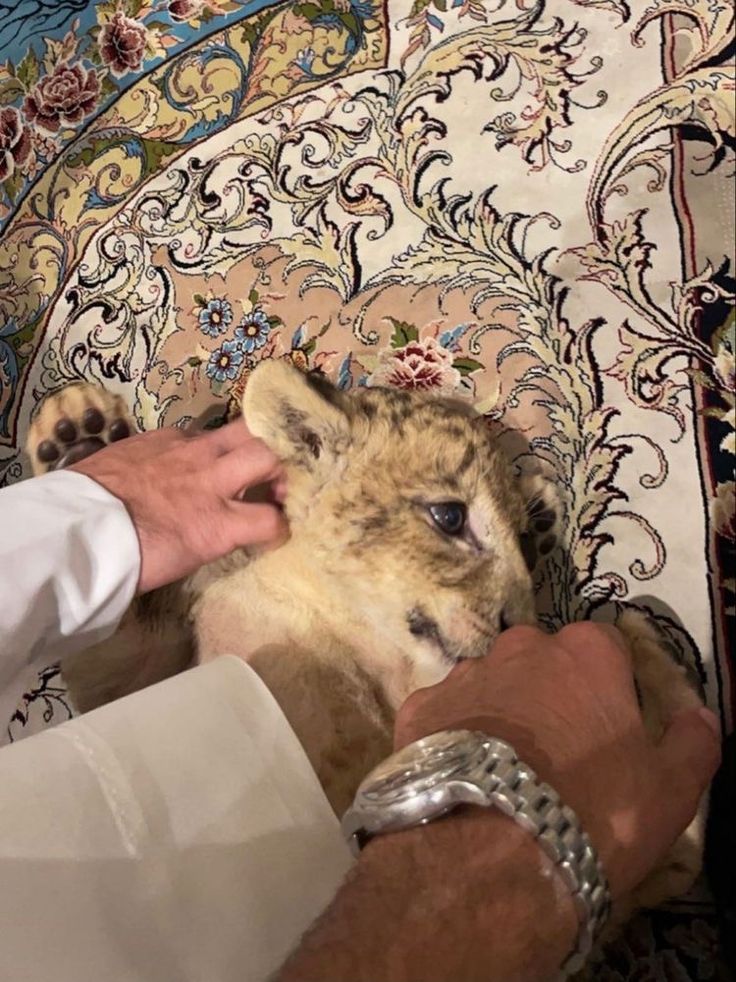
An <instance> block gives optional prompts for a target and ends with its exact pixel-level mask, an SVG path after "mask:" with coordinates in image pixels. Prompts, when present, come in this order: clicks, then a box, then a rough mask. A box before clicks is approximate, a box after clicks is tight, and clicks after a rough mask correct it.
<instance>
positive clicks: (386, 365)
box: [366, 337, 461, 394]
mask: <svg viewBox="0 0 736 982" xmlns="http://www.w3.org/2000/svg"><path fill="white" fill-rule="evenodd" d="M452 363H453V355H452V352H450V351H447V349H445V348H443V347H441V345H440V344H438V342H437V340H436V338H431V337H430V338H424V339H423V340H416V341H409V342H408V344H406V345H405V346H404V347H403V348H385V349H384V350H383V351H382V352H381V353H380V354H379V356H378V366H377V368H376V370H375V371H374V372H373V373H372V374H371V375H369V376H368V378H367V379H366V385H371V386H381V385H386V386H392V387H393V388H396V389H419V390H429V389H431V390H432V391H434V392H444V393H448V394H449V393H453V392H455V391H456V390H457V388H458V387H459V385H460V381H461V375H460V372H459V371H458V370H457V369H456V368H454V367H453V364H452Z"/></svg>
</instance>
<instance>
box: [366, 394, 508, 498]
mask: <svg viewBox="0 0 736 982" xmlns="http://www.w3.org/2000/svg"><path fill="white" fill-rule="evenodd" d="M352 416H353V431H354V435H355V437H356V441H357V445H358V446H360V445H363V446H364V447H365V449H366V450H367V453H366V454H365V455H361V456H363V459H364V461H365V462H366V464H367V463H368V462H371V463H372V464H373V465H374V466H378V467H380V468H381V470H382V472H383V475H382V476H383V477H384V478H390V477H393V481H392V482H391V483H395V484H399V485H404V486H406V487H409V486H421V485H426V486H427V488H428V490H436V491H439V490H441V489H442V490H444V491H445V492H447V494H455V495H456V496H458V497H462V498H469V497H471V496H475V495H477V494H480V493H482V492H483V491H484V490H487V489H488V488H490V489H491V490H492V489H493V487H495V486H496V485H497V484H498V482H499V480H501V481H503V482H504V483H505V475H504V473H503V472H505V471H508V465H507V464H506V462H505V461H504V460H503V458H502V457H501V456H500V454H499V452H498V451H496V450H495V449H494V447H493V444H492V441H491V437H490V435H489V432H488V430H487V428H486V424H485V422H484V420H483V419H482V417H480V416H478V414H477V413H475V411H474V410H473V409H472V407H471V406H470V405H469V404H467V403H464V402H460V401H459V400H451V399H437V398H433V399H432V398H428V397H427V396H423V395H421V394H415V393H409V392H403V391H401V390H390V389H362V390H359V391H358V392H357V393H356V396H355V399H354V403H353V407H352ZM356 449H357V447H356Z"/></svg>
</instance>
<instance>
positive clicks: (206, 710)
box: [0, 471, 350, 982]
mask: <svg viewBox="0 0 736 982" xmlns="http://www.w3.org/2000/svg"><path fill="white" fill-rule="evenodd" d="M0 527H1V528H2V535H0V726H5V721H6V719H8V718H9V716H10V715H11V714H12V711H13V706H14V705H15V703H16V702H17V701H18V694H19V691H21V690H22V689H23V684H22V680H23V679H24V678H26V679H27V678H28V677H29V673H30V675H37V673H38V667H39V665H44V664H45V665H47V664H49V663H50V662H52V661H53V660H54V659H55V658H57V657H59V656H60V655H62V654H64V653H66V652H68V651H71V650H74V649H75V648H81V647H83V646H87V645H89V644H91V643H93V642H95V641H98V640H101V639H104V638H105V637H106V636H108V635H109V634H111V633H112V632H113V631H114V629H115V627H116V625H117V623H118V622H119V620H120V618H121V617H122V615H123V613H124V612H125V610H126V608H127V606H128V604H129V603H130V601H131V599H132V597H133V594H134V591H135V586H136V583H137V580H138V572H139V552H138V543H137V540H136V536H135V531H134V528H133V525H132V523H131V521H130V519H129V517H128V515H127V512H126V511H125V508H124V507H123V505H122V504H121V503H120V502H119V501H117V499H115V498H114V497H113V496H111V495H110V494H108V493H107V492H106V491H105V490H104V489H103V488H101V487H100V486H99V485H97V484H96V483H95V482H94V481H92V480H90V479H89V478H87V477H84V476H82V475H79V474H74V473H71V472H63V471H62V472H59V473H55V474H51V475H48V476H46V477H43V478H35V479H33V480H31V481H26V482H23V483H21V484H17V485H14V486H12V487H10V488H6V489H3V490H2V491H0ZM19 680H21V683H20V684H19ZM349 865H350V857H349V853H348V850H347V847H346V846H345V844H344V842H343V840H342V837H341V835H340V831H339V826H338V823H337V820H336V818H335V817H334V815H333V813H332V811H331V809H330V806H329V804H328V802H327V800H326V798H325V796H324V793H323V792H322V788H321V786H320V784H319V782H318V780H317V778H316V775H315V774H314V771H313V770H312V768H311V766H310V765H309V762H308V760H307V758H306V756H305V754H304V751H303V749H302V747H301V745H300V744H299V742H298V740H297V738H296V736H295V735H294V733H293V731H292V730H291V728H290V727H289V725H288V723H287V721H286V719H285V718H284V716H283V714H282V713H281V711H280V709H279V708H278V706H277V704H276V702H275V701H274V699H273V698H272V696H271V695H270V693H269V692H268V690H267V689H266V687H265V686H264V685H263V683H262V682H261V681H260V679H259V678H258V676H257V675H256V674H255V673H254V672H253V671H252V670H251V669H250V668H249V667H248V666H247V665H245V664H244V663H243V662H242V661H240V660H239V659H237V658H234V657H232V656H228V657H223V658H219V659H217V660H215V661H214V662H211V663H210V664H208V665H206V666H202V667H199V668H195V669H192V670H191V671H188V672H185V673H183V674H181V675H178V676H176V677H175V678H172V679H168V680H167V681H165V682H162V683H160V684H158V685H155V686H152V687H151V688H149V689H146V690H145V691H143V692H138V693H135V694H134V695H132V696H128V697H127V698H125V699H121V700H118V701H117V702H115V703H112V704H111V705H108V706H105V707H103V708H101V709H98V710H96V711H95V712H92V713H88V714H86V715H84V716H81V717H77V718H75V719H72V720H71V721H69V722H66V723H62V724H61V725H58V726H55V727H53V728H51V729H47V730H45V731H44V732H41V733H37V734H36V735H33V736H30V737H28V738H26V739H22V740H18V741H17V742H15V743H12V744H10V745H8V746H5V747H3V748H2V749H0V979H2V980H5V979H8V980H10V979H12V980H13V982H134V980H135V982H189V980H191V982H230V980H232V982H251V980H253V982H255V980H264V979H266V978H267V977H268V975H269V974H270V973H271V972H273V971H275V970H276V969H277V967H278V966H279V965H280V964H281V962H282V961H283V959H284V958H285V957H286V955H287V954H288V952H289V951H290V950H291V948H292V947H293V946H294V945H295V944H296V943H297V941H298V939H299V937H300V935H301V933H302V932H303V931H304V930H305V929H306V927H307V926H308V925H309V924H310V923H311V922H312V921H313V920H314V918H315V917H316V916H317V915H318V914H319V913H320V911H321V910H322V909H323V908H324V906H325V905H326V904H327V903H328V902H329V900H330V899H331V897H332V896H333V895H334V893H335V891H336V889H337V887H338V885H339V883H340V881H341V879H342V877H343V876H344V874H345V872H346V871H347V869H348V868H349Z"/></svg>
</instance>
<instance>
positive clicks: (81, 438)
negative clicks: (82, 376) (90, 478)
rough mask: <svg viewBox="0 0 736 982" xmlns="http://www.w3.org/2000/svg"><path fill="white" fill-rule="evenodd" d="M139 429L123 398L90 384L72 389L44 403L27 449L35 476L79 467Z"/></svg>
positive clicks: (55, 395)
mask: <svg viewBox="0 0 736 982" xmlns="http://www.w3.org/2000/svg"><path fill="white" fill-rule="evenodd" d="M135 429H136V427H135V424H134V423H133V421H132V419H131V418H130V414H129V412H128V408H127V406H126V405H125V402H124V400H123V399H122V398H121V397H120V396H116V395H113V394H112V393H110V392H106V391H105V390H104V389H101V388H100V387H99V386H96V385H89V384H87V383H80V384H79V385H68V386H66V388H64V389H61V390H60V391H59V392H56V393H54V394H53V395H50V396H48V397H47V398H46V399H45V400H44V402H43V404H42V405H41V408H40V410H39V412H38V415H37V416H36V418H35V419H34V421H33V423H32V424H31V428H30V431H29V433H28V442H27V444H26V449H27V451H28V455H29V456H30V458H31V463H32V466H33V473H34V474H36V475H37V474H46V473H47V472H48V471H56V470H61V468H63V467H68V466H69V465H70V464H76V463H77V462H78V461H80V460H84V458H85V457H90V456H91V455H92V454H93V453H96V452H97V451H98V450H102V448H103V447H105V446H107V444H108V443H114V442H115V441H117V440H124V439H125V437H127V436H130V434H131V433H134V432H135Z"/></svg>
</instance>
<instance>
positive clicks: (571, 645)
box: [395, 623, 719, 899]
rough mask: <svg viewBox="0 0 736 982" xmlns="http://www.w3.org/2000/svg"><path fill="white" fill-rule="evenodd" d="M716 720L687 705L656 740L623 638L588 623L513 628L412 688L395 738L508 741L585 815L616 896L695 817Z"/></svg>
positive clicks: (710, 770)
mask: <svg viewBox="0 0 736 982" xmlns="http://www.w3.org/2000/svg"><path fill="white" fill-rule="evenodd" d="M716 728H717V723H716V722H715V718H714V717H713V714H712V713H710V712H709V711H708V710H706V709H692V710H687V711H685V712H681V713H680V714H679V715H676V716H675V717H674V718H673V719H672V720H671V722H670V724H669V728H668V729H667V730H666V731H665V733H664V735H663V737H662V739H661V741H660V742H659V744H658V745H657V744H654V743H653V742H652V740H651V739H650V738H649V736H648V734H647V732H646V730H645V726H644V723H643V720H642V716H641V712H640V709H639V705H638V702H637V697H636V691H635V688H634V682H633V676H632V664H631V656H630V654H629V651H628V646H627V644H626V642H625V641H624V637H623V636H622V634H621V633H620V632H619V631H617V630H616V629H615V628H613V627H610V626H608V625H601V624H592V623H581V624H572V625H569V626H568V627H565V628H563V629H562V630H561V631H560V632H558V633H557V634H556V635H551V636H550V635H547V634H544V633H543V632H542V631H540V630H538V629H537V628H532V627H514V628H511V630H509V631H506V632H504V633H503V634H502V635H501V636H500V638H499V639H498V640H497V641H496V643H495V644H494V646H493V649H492V650H491V653H490V655H488V656H487V657H485V658H479V659H472V660H468V661H465V662H463V663H462V664H461V665H459V666H457V667H456V668H454V669H453V670H452V672H451V673H450V674H449V675H448V676H447V678H446V679H445V680H444V681H443V682H441V683H440V684H439V685H436V686H432V687H431V688H427V689H420V690H418V691H417V692H415V693H414V694H413V695H412V696H410V698H409V699H408V701H407V702H406V703H405V704H404V706H403V707H402V709H401V711H400V712H399V715H398V718H397V721H396V731H395V744H396V747H397V748H399V747H402V746H405V745H406V744H408V743H411V742H412V741H413V740H416V739H419V738H420V737H423V736H426V735H428V734H429V733H432V732H436V731H438V730H442V729H471V730H480V731H482V732H486V733H488V734H490V735H492V736H496V737H500V738H502V739H505V740H508V741H509V742H510V743H511V744H512V745H513V746H514V748H515V749H516V751H517V753H518V754H519V757H520V758H521V759H522V760H524V761H525V763H527V764H529V765H530V766H532V767H533V768H534V769H535V770H536V772H537V774H538V775H539V777H540V778H541V779H542V780H544V781H547V782H548V783H549V784H551V785H552V786H553V788H554V789H555V790H556V791H557V792H558V793H559V794H560V796H561V797H562V800H563V801H564V802H565V803H566V804H568V805H570V806H571V807H572V808H573V809H574V810H575V812H576V813H577V814H578V816H579V817H580V819H581V821H582V823H583V828H584V829H585V830H586V831H587V832H588V834H589V835H590V838H591V840H592V842H593V845H594V846H596V848H597V849H598V852H599V855H600V857H601V860H602V862H603V866H604V869H605V870H606V872H607V874H608V877H609V880H610V886H611V892H612V894H613V896H614V899H615V898H617V897H620V896H621V895H622V894H624V893H626V892H627V891H629V890H631V889H632V888H633V887H635V886H636V885H637V884H638V883H640V882H641V881H642V879H643V878H644V877H645V876H646V874H647V873H648V872H649V871H650V870H651V869H653V868H654V867H655V866H656V864H657V862H658V861H659V860H660V859H661V857H662V856H663V855H664V854H665V853H666V851H667V850H668V849H669V847H670V846H671V845H672V843H673V842H674V841H675V839H676V838H677V837H678V836H679V835H680V833H681V832H682V831H683V830H684V829H685V827H686V826H687V825H688V823H689V822H690V821H691V820H692V818H693V816H694V815H695V811H696V807H697V804H698V801H699V798H700V796H701V795H702V793H703V791H704V790H705V788H706V787H707V784H708V782H709V781H710V779H711V778H712V776H713V774H714V773H715V770H716V768H717V766H718V760H719V745H718V738H717V735H716V732H715V729H716ZM673 788H677V792H676V793H675V794H673Z"/></svg>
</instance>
